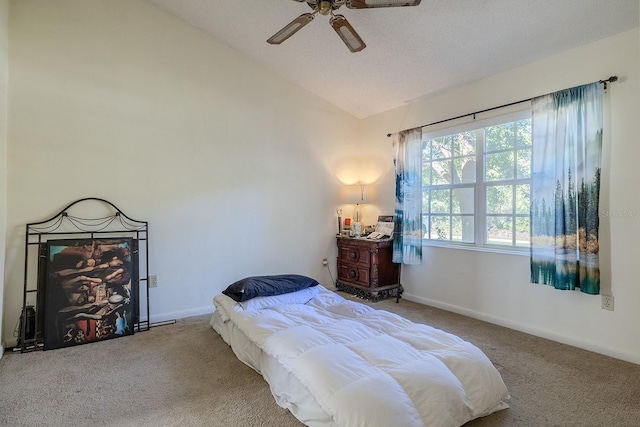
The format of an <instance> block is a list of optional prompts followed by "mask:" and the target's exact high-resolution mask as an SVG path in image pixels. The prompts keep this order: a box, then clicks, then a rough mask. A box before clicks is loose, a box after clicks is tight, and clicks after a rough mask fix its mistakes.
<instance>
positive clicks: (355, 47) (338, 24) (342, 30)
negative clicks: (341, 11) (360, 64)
mask: <svg viewBox="0 0 640 427" xmlns="http://www.w3.org/2000/svg"><path fill="white" fill-rule="evenodd" d="M330 22H331V26H332V27H333V29H334V30H335V31H336V33H337V34H338V36H340V38H341V39H342V41H343V42H344V44H346V45H347V47H348V48H349V50H350V51H351V52H354V53H355V52H360V51H361V50H362V49H364V48H365V47H367V45H366V44H365V43H364V41H363V40H362V38H360V36H359V35H358V33H356V30H354V29H353V27H352V26H351V24H349V21H347V19H346V18H345V17H344V16H342V15H334V16H333V17H331V21H330Z"/></svg>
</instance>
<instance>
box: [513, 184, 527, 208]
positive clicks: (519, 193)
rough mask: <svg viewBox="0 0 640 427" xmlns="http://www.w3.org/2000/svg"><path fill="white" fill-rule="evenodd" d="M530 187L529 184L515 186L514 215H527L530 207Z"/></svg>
mask: <svg viewBox="0 0 640 427" xmlns="http://www.w3.org/2000/svg"><path fill="white" fill-rule="evenodd" d="M530 196H531V187H530V186H529V184H521V185H516V213H518V214H528V213H529V209H530V206H531V199H530Z"/></svg>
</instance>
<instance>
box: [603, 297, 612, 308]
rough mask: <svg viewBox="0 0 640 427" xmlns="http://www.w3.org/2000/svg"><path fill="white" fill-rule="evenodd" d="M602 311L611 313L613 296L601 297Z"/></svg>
mask: <svg viewBox="0 0 640 427" xmlns="http://www.w3.org/2000/svg"><path fill="white" fill-rule="evenodd" d="M602 309H603V310H611V311H613V295H602Z"/></svg>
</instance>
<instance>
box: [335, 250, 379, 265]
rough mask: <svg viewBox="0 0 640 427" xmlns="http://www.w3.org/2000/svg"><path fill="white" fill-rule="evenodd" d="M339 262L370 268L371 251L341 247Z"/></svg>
mask: <svg viewBox="0 0 640 427" xmlns="http://www.w3.org/2000/svg"><path fill="white" fill-rule="evenodd" d="M339 251H340V253H339V254H338V260H339V261H340V263H348V264H357V265H360V266H365V267H369V266H370V265H371V250H370V249H369V248H368V247H362V246H354V245H341V246H340V247H339Z"/></svg>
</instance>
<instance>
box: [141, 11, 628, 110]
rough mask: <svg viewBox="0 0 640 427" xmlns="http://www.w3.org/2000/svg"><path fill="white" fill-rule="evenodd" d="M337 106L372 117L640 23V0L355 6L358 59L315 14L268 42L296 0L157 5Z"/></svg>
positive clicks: (346, 13) (351, 14) (348, 13)
mask: <svg viewBox="0 0 640 427" xmlns="http://www.w3.org/2000/svg"><path fill="white" fill-rule="evenodd" d="M148 1H149V2H151V3H153V4H155V5H157V6H158V7H160V8H162V9H165V10H166V11H168V12H170V13H172V14H174V15H176V16H178V17H179V18H181V19H183V20H185V21H186V22H188V23H189V24H191V25H193V26H194V27H197V28H199V29H201V30H203V31H205V32H206V33H208V34H210V35H211V36H212V37H213V38H215V39H216V40H218V41H220V42H222V43H224V44H226V45H228V46H230V47H231V48H233V49H235V50H237V51H239V52H241V53H242V54H244V55H246V56H248V57H250V58H252V59H253V60H255V61H257V62H259V63H262V64H263V65H264V66H266V67H267V68H268V69H271V70H273V71H274V72H275V73H278V74H280V75H282V76H284V77H285V78H287V79H289V80H291V81H293V82H295V83H296V84H298V85H299V86H301V87H304V88H306V89H307V90H309V91H310V92H313V93H315V94H316V95H318V96H319V97H321V98H324V99H326V100H327V101H329V102H331V103H332V104H334V105H336V106H338V107H340V108H342V109H343V110H345V111H347V112H349V113H351V114H352V115H354V116H355V117H358V118H364V117H368V116H370V115H373V114H377V113H380V112H382V111H386V110H389V109H392V108H395V107H398V106H401V105H403V104H404V103H406V102H410V101H412V100H415V99H418V98H422V97H426V96H429V95H430V94H434V93H437V92H441V91H444V90H448V89H452V88H455V87H457V86H460V85H463V84H465V83H469V82H472V81H475V80H478V79H482V78H484V77H487V76H490V75H492V74H496V73H499V72H502V71H506V70H509V69H513V68H516V67H518V66H521V65H524V64H528V63H531V62H533V61H536V60H539V59H541V58H544V57H547V56H551V55H554V54H557V53H560V52H563V51H566V50H568V49H572V48H574V47H578V46H581V45H585V44H588V43H590V42H593V41H595V40H599V39H602V38H605V37H608V36H612V35H614V34H618V33H621V32H624V31H627V30H631V29H633V28H635V27H637V26H639V25H640V0H422V3H421V4H420V5H419V6H416V7H394V8H376V9H361V10H356V9H347V8H346V7H342V8H340V10H339V13H340V14H342V15H344V16H345V17H346V18H347V19H348V21H349V22H350V23H351V25H352V26H353V27H354V28H355V30H356V31H357V32H358V33H359V35H360V36H361V37H362V38H363V39H364V41H365V43H366V44H367V47H366V48H365V49H364V50H363V51H361V52H357V53H351V52H350V51H349V50H348V49H347V47H346V46H345V45H344V44H343V43H342V41H341V40H340V38H339V37H338V36H337V34H336V32H335V31H334V30H333V29H332V28H331V26H330V25H329V18H328V17H326V16H320V15H317V16H316V18H315V19H314V20H313V21H312V22H311V23H309V24H308V25H307V26H305V27H304V28H302V29H301V30H300V31H299V32H298V33H296V34H294V35H293V36H292V37H291V38H289V39H288V40H286V41H285V42H284V43H282V44H281V45H270V44H267V42H266V40H267V39H268V38H269V37H271V36H272V35H273V34H275V33H276V32H277V31H278V30H280V29H281V28H282V27H284V26H285V25H286V24H288V23H289V22H291V21H292V20H293V19H294V18H296V17H297V16H299V15H300V14H302V13H308V12H310V11H311V9H310V8H309V6H308V5H307V4H305V3H304V2H302V3H300V2H298V1H292V0H148Z"/></svg>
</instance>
